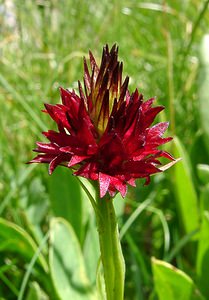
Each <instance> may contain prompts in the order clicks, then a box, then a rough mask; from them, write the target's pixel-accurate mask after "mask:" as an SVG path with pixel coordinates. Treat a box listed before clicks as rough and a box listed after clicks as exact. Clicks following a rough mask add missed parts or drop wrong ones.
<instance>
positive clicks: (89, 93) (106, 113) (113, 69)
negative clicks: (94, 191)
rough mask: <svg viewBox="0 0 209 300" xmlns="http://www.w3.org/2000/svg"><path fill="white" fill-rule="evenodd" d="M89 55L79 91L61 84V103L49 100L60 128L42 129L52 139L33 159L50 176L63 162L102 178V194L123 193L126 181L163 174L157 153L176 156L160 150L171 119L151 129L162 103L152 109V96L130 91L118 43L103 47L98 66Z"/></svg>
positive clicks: (49, 108)
mask: <svg viewBox="0 0 209 300" xmlns="http://www.w3.org/2000/svg"><path fill="white" fill-rule="evenodd" d="M89 56H90V68H89V67H88V65H87V62H86V59H85V58H84V89H83V88H82V86H81V83H80V82H78V88H79V95H77V94H76V93H75V91H69V90H65V89H63V88H60V93H61V98H62V104H57V105H51V104H45V108H46V110H45V112H47V113H48V114H49V115H50V117H51V118H52V119H53V120H54V121H55V122H56V123H57V125H58V132H56V131H53V130H49V131H47V132H43V135H44V136H45V137H46V138H47V139H48V140H49V143H42V142H37V146H38V147H37V148H36V149H35V150H34V151H36V152H39V153H40V154H39V155H38V156H36V157H35V158H34V159H33V160H31V161H30V163H48V164H49V173H50V174H51V173H52V172H53V171H54V169H55V168H56V167H57V166H58V165H65V166H67V167H68V168H72V169H73V170H74V174H75V175H78V176H83V177H86V178H89V179H91V180H98V181H99V187H100V196H101V197H103V196H104V195H105V194H106V193H107V191H108V192H109V194H110V195H111V196H114V195H115V193H116V192H117V191H119V192H120V193H121V195H122V196H123V197H124V196H125V195H126V192H127V184H130V185H132V186H135V179H137V178H146V184H148V183H149V181H150V175H151V174H154V173H157V172H161V170H160V169H159V168H158V166H159V165H160V161H159V160H158V158H159V157H166V158H168V159H171V160H173V158H172V156H171V155H170V154H169V153H167V152H165V151H162V150H159V149H158V147H159V146H160V145H162V144H165V143H167V142H168V141H170V140H171V138H170V137H168V138H163V137H162V136H163V134H164V132H165V130H166V129H167V127H168V123H167V122H166V123H158V124H156V125H154V126H153V127H150V126H151V124H152V123H153V121H154V119H155V117H156V115H157V114H158V113H159V112H160V111H161V110H163V109H164V107H163V106H157V107H152V104H153V101H154V98H152V99H149V100H147V101H145V102H143V96H142V94H139V92H138V90H137V89H136V90H135V92H133V93H132V94H130V93H129V90H128V81H129V79H128V77H126V78H125V80H124V81H122V69H123V64H122V63H121V62H119V61H118V48H117V47H116V45H114V46H113V47H112V49H111V50H110V51H109V49H108V46H107V45H106V46H105V47H104V49H103V55H102V61H101V65H100V67H98V65H97V63H96V61H95V59H94V56H93V55H92V53H91V52H89Z"/></svg>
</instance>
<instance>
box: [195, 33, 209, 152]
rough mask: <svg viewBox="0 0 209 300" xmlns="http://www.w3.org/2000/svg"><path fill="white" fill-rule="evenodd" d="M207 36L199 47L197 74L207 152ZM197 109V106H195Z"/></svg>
mask: <svg viewBox="0 0 209 300" xmlns="http://www.w3.org/2000/svg"><path fill="white" fill-rule="evenodd" d="M208 53H209V34H206V35H205V36H204V37H203V40H202V43H201V45H200V73H199V85H198V86H199V91H198V94H199V97H198V98H199V115H200V121H201V126H202V129H203V132H204V138H205V145H206V147H207V148H208V151H209V144H208V139H209V114H208V111H209V56H208ZM197 107H198V106H197Z"/></svg>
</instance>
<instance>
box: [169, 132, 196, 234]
mask: <svg viewBox="0 0 209 300" xmlns="http://www.w3.org/2000/svg"><path fill="white" fill-rule="evenodd" d="M173 155H174V157H181V158H182V160H181V161H180V162H178V163H177V164H176V165H175V166H174V167H173V169H172V173H173V174H172V176H173V185H174V192H175V195H176V202H177V207H178V210H179V213H180V216H181V220H179V223H180V224H183V228H184V230H185V232H186V233H190V232H191V231H193V230H195V229H197V228H198V226H199V216H198V199H197V194H196V191H195V187H194V184H193V179H192V176H191V173H192V172H191V166H190V161H189V157H188V154H187V152H186V149H185V148H184V147H183V145H182V143H181V142H180V140H179V139H178V138H177V137H175V138H174V141H173Z"/></svg>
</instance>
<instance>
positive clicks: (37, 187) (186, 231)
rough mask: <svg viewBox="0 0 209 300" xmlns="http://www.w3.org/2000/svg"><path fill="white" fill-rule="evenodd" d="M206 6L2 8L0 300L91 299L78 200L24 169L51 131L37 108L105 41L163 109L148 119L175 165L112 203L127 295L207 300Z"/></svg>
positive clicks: (83, 210) (86, 226)
mask: <svg viewBox="0 0 209 300" xmlns="http://www.w3.org/2000/svg"><path fill="white" fill-rule="evenodd" d="M208 4H209V1H203V0H202V1H201V0H176V1H172V0H167V1H166V0H162V1H160V0H159V1H140V0H138V1H137V0H121V1H120V0H114V1H108V0H94V1H93V0H86V1H84V0H83V1H82V0H74V1H71V0H65V1H64V0H60V1H58V0H48V1H47V0H45V1H44V0H39V1H38V0H37V1H35V0H33V1H32V0H27V1H23V0H16V1H15V0H13V1H12V0H5V1H3V0H0V113H1V117H0V123H1V130H0V167H1V172H0V252H1V253H0V299H1V300H3V299H5V300H10V299H18V300H21V299H26V300H36V299H37V300H40V299H52V300H53V299H56V300H57V299H61V300H71V299H72V300H74V299H75V300H76V299H87V300H88V299H100V296H99V295H98V294H96V268H97V261H98V258H99V250H98V242H97V232H96V227H95V221H94V216H93V212H92V209H91V207H90V204H89V201H88V198H87V196H86V195H85V193H84V192H83V191H82V190H81V189H80V186H79V183H78V182H77V180H76V179H75V178H74V177H72V176H71V173H70V171H69V170H65V169H64V168H61V167H60V168H58V169H57V170H56V171H55V173H54V174H53V175H52V176H51V177H49V176H48V172H47V166H45V165H39V166H35V165H26V164H25V162H27V161H29V160H30V159H32V157H33V156H34V154H33V153H32V149H33V148H34V147H35V141H37V140H39V141H41V140H42V141H43V140H44V139H43V137H42V135H41V132H42V131H43V130H46V129H52V128H53V127H54V124H52V122H51V121H50V120H49V118H48V117H47V116H46V115H45V114H43V113H41V109H43V103H45V102H47V103H57V102H59V91H58V87H59V86H63V87H64V88H74V89H77V80H78V79H80V80H82V77H83V66H82V64H83V56H86V57H87V56H88V50H89V49H91V50H92V52H93V53H94V55H95V57H96V59H97V61H98V63H99V62H100V57H101V52H102V47H103V45H105V44H106V43H108V44H109V45H110V46H111V45H112V44H113V43H115V42H116V43H117V44H118V45H119V56H120V59H121V60H122V61H123V62H124V76H125V75H129V76H130V90H131V91H133V90H134V89H135V88H136V87H137V88H138V89H139V91H140V92H142V93H143V94H144V98H145V99H148V98H150V97H153V96H156V98H157V100H156V104H163V105H164V106H165V107H166V109H165V111H164V112H163V113H161V115H160V117H159V118H158V121H165V120H169V121H170V127H169V131H170V132H169V133H167V135H168V134H169V135H172V136H175V138H174V141H173V142H172V143H170V144H169V145H168V146H167V150H169V151H170V152H171V153H172V154H173V155H174V156H175V157H181V158H182V161H181V162H179V163H178V164H177V165H176V166H175V167H172V168H171V169H170V170H168V171H166V172H164V173H162V174H159V175H156V176H154V177H152V182H151V184H150V185H149V186H148V187H143V181H138V185H137V188H136V189H131V188H130V189H129V194H128V196H127V197H126V199H125V201H124V200H123V199H121V198H120V197H119V196H117V197H116V199H115V205H116V210H117V214H118V218H119V224H120V229H121V240H122V247H123V252H124V256H125V260H126V266H127V270H126V290H125V299H126V300H129V299H130V300H132V299H136V300H141V299H160V300H176V299H179V300H180V299H182V300H187V299H188V300H190V299H209V142H208V141H209V35H207V34H208V33H209V10H208ZM84 184H87V183H86V182H85V183H84ZM88 188H91V187H90V186H89V187H88ZM60 217H61V218H60ZM151 257H153V258H152V260H151ZM154 257H155V258H154Z"/></svg>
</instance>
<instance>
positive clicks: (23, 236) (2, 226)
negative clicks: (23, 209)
mask: <svg viewBox="0 0 209 300" xmlns="http://www.w3.org/2000/svg"><path fill="white" fill-rule="evenodd" d="M37 249H38V247H37V245H36V244H35V242H34V240H33V239H32V238H31V237H30V236H29V235H28V233H27V232H26V231H25V230H24V229H23V228H21V227H19V226H18V225H16V224H13V223H11V222H9V221H6V220H4V219H1V218H0V251H9V252H13V253H18V254H20V255H21V256H22V257H23V258H24V259H25V260H27V261H29V260H31V259H32V257H33V255H34V253H35V252H36V251H37ZM37 262H38V263H39V264H40V265H41V266H42V268H43V269H44V270H45V271H47V270H48V265H47V263H46V261H45V259H44V257H43V255H42V254H40V255H39V258H38V260H37Z"/></svg>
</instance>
